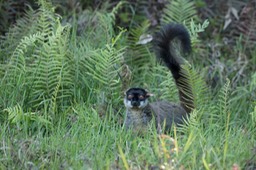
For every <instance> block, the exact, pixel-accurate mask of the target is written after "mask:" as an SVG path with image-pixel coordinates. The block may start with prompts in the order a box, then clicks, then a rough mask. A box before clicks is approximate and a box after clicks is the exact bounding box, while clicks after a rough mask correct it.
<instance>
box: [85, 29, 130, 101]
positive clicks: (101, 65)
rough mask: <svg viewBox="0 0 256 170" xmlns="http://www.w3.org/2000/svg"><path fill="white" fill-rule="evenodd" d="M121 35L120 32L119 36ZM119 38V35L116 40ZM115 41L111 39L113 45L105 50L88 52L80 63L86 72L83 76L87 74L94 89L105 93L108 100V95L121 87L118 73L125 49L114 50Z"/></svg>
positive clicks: (108, 45)
mask: <svg viewBox="0 0 256 170" xmlns="http://www.w3.org/2000/svg"><path fill="white" fill-rule="evenodd" d="M122 33H123V32H122V31H121V32H120V34H122ZM119 37H120V35H118V36H117V39H118V38H119ZM117 39H113V44H107V45H106V47H105V49H101V50H92V51H88V52H87V56H86V57H85V58H84V60H82V61H81V64H82V65H83V66H84V67H85V69H86V70H87V71H86V73H83V74H87V75H88V76H89V77H88V78H90V79H92V80H93V83H94V84H93V86H94V88H96V89H100V91H105V93H106V94H107V95H109V96H108V97H110V99H111V98H112V97H111V96H110V94H112V95H113V94H116V93H117V92H118V91H119V90H118V88H120V85H121V81H120V77H119V72H120V69H121V67H120V65H121V59H122V57H123V53H124V49H125V48H121V49H115V48H114V46H115V42H116V41H117ZM85 62H86V63H85ZM88 78H87V79H88ZM88 81H89V80H88ZM118 94H119V93H118Z"/></svg>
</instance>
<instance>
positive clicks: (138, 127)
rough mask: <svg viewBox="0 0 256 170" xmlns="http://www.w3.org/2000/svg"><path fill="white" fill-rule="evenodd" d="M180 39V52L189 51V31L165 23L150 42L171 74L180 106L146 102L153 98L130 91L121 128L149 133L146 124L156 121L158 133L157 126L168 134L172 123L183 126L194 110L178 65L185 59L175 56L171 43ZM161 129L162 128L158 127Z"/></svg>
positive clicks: (182, 71)
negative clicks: (162, 127)
mask: <svg viewBox="0 0 256 170" xmlns="http://www.w3.org/2000/svg"><path fill="white" fill-rule="evenodd" d="M176 39H177V40H179V41H180V44H181V47H182V52H183V53H184V54H185V53H188V54H189V53H190V52H191V41H190V36H189V33H188V31H187V30H186V28H185V27H184V26H183V25H180V24H168V25H166V26H164V27H163V28H162V29H161V30H160V31H159V32H158V33H157V34H156V36H155V37H154V39H153V43H154V47H155V52H156V56H158V57H159V58H160V59H161V60H162V61H163V62H164V63H165V65H166V66H167V68H168V69H169V70H170V71H171V73H172V76H173V78H174V80H175V83H176V86H177V88H178V91H179V99H180V104H175V103H171V102H167V101H157V102H152V103H149V101H148V98H149V97H150V96H152V94H151V93H149V92H148V91H147V90H145V89H143V88H130V89H128V90H127V91H126V92H125V97H124V104H125V107H126V115H125V121H124V126H125V127H126V128H132V129H133V131H135V132H138V133H144V132H145V131H147V130H148V125H149V123H150V122H151V121H152V120H153V119H155V124H156V127H157V129H158V132H159V133H161V131H159V126H164V129H165V131H164V132H167V131H169V130H170V129H171V127H172V124H173V123H175V124H176V125H179V124H182V123H184V120H186V119H187V118H188V117H189V113H190V112H191V111H192V110H193V109H194V99H193V95H192V90H191V85H190V84H189V83H187V82H188V81H186V80H188V77H187V76H188V75H187V72H186V70H185V69H184V68H183V67H182V66H181V65H182V64H184V60H182V58H180V57H178V55H177V53H176V51H177V49H175V47H174V44H173V43H174V40H176ZM160 129H161V128H160Z"/></svg>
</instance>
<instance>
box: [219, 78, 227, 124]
mask: <svg viewBox="0 0 256 170" xmlns="http://www.w3.org/2000/svg"><path fill="white" fill-rule="evenodd" d="M229 91H230V80H229V79H227V82H226V83H225V85H224V86H223V87H222V89H221V91H220V94H219V100H218V102H219V104H218V107H219V114H220V119H221V122H222V123H223V124H225V125H226V124H227V123H228V122H227V121H228V119H229V114H230V108H229V104H230V101H229ZM223 120H224V121H225V122H223Z"/></svg>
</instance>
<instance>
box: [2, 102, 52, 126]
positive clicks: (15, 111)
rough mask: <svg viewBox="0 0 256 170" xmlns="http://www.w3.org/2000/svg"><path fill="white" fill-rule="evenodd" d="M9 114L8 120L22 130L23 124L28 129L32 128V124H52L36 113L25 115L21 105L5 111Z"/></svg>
mask: <svg viewBox="0 0 256 170" xmlns="http://www.w3.org/2000/svg"><path fill="white" fill-rule="evenodd" d="M4 111H5V112H7V113H8V120H9V121H10V122H11V123H13V124H16V125H17V126H18V128H20V125H21V124H27V127H31V125H32V123H33V122H35V123H39V124H41V125H45V126H49V125H51V122H49V121H48V120H47V119H45V118H43V117H42V116H39V115H38V113H36V112H26V113H24V111H23V109H22V108H21V106H20V105H19V104H17V105H16V106H14V107H8V108H6V109H4Z"/></svg>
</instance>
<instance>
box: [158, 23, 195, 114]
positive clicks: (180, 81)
mask: <svg viewBox="0 0 256 170" xmlns="http://www.w3.org/2000/svg"><path fill="white" fill-rule="evenodd" d="M174 39H178V40H180V42H181V46H182V50H183V51H182V52H184V53H190V52H191V41H190V36H189V33H188V31H187V29H186V28H185V27H184V26H183V25H180V24H168V25H166V26H164V27H163V28H162V30H161V31H160V32H158V33H157V34H156V36H155V45H156V54H157V56H158V57H159V58H161V59H162V60H163V62H164V63H165V64H166V66H167V67H168V68H169V70H170V71H171V73H172V75H173V78H174V80H175V82H176V85H177V87H178V90H179V96H180V102H181V106H182V107H183V108H184V109H185V110H186V111H187V112H188V113H189V112H191V110H192V109H193V108H194V98H193V93H192V88H191V84H190V83H189V81H188V80H189V78H188V74H187V72H186V70H184V69H183V68H182V67H181V64H183V60H182V59H181V58H179V57H178V55H177V53H176V51H177V49H174V48H175V47H174V44H173V43H174V42H173V40H174Z"/></svg>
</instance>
